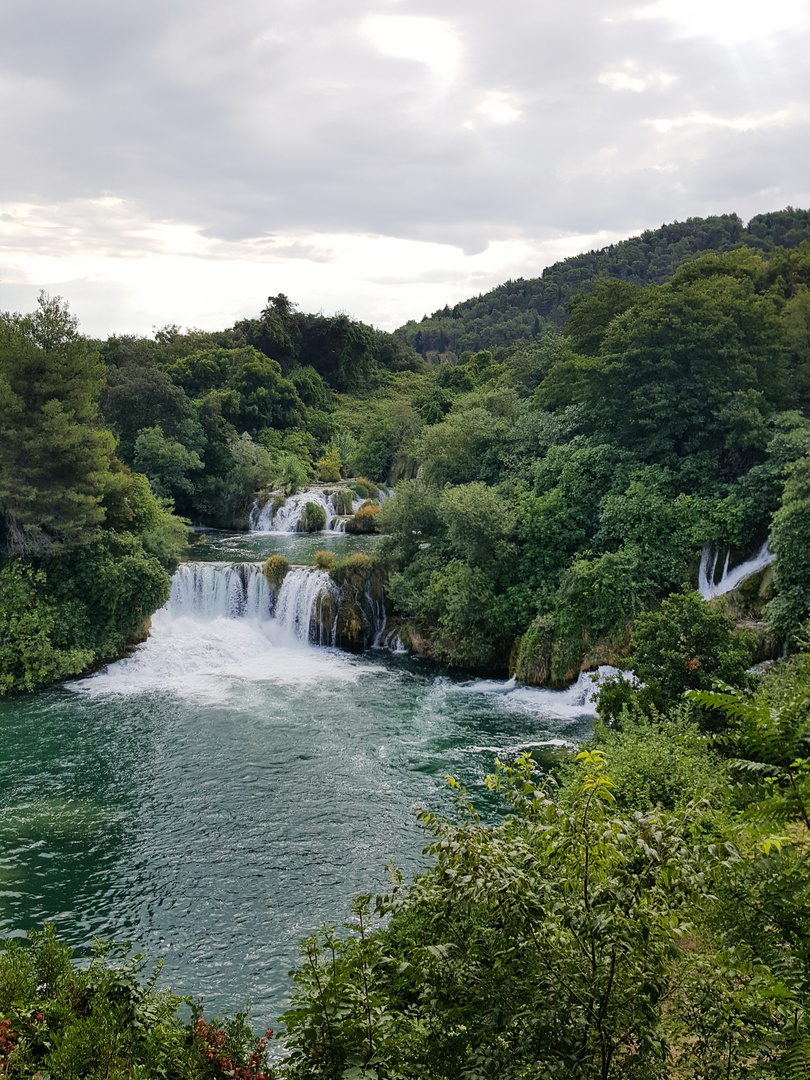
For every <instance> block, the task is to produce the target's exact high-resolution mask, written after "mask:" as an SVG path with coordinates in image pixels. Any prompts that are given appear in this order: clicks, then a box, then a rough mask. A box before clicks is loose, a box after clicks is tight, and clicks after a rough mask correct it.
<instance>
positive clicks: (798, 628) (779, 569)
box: [768, 457, 810, 649]
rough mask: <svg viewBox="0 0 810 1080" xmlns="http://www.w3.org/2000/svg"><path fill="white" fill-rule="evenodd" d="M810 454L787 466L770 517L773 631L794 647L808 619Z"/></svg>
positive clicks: (809, 586) (809, 600) (771, 616)
mask: <svg viewBox="0 0 810 1080" xmlns="http://www.w3.org/2000/svg"><path fill="white" fill-rule="evenodd" d="M808 537H810V457H804V458H801V459H800V460H799V461H797V462H795V463H794V464H793V465H791V466H790V469H789V472H788V478H787V481H786V483H785V489H784V493H783V496H782V505H781V506H780V508H779V510H778V511H777V512H776V514H775V515H774V518H773V529H772V532H771V544H772V547H773V550H774V552H775V553H776V570H775V578H774V580H775V583H776V588H777V595H776V597H775V598H774V599H773V600H772V601H771V603H770V604H769V605H768V620H769V622H770V625H771V627H772V629H773V632H774V633H775V634H776V635H777V636H778V637H779V638H780V639H781V640H782V641H784V642H785V643H786V644H787V645H788V646H789V647H790V648H792V649H795V648H796V646H797V644H798V643H799V641H800V639H801V638H802V636H803V634H806V627H807V621H808V619H810V543H808Z"/></svg>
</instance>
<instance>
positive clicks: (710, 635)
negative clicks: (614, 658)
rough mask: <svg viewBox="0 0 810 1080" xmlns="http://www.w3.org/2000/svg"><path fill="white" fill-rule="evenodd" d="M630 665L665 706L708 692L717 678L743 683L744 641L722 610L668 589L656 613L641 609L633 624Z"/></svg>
mask: <svg viewBox="0 0 810 1080" xmlns="http://www.w3.org/2000/svg"><path fill="white" fill-rule="evenodd" d="M631 650H632V665H633V670H634V671H635V673H636V675H637V676H638V678H639V679H640V680H641V681H642V682H643V683H646V684H647V685H650V686H654V687H656V688H658V690H659V691H660V693H661V695H662V700H663V702H664V703H665V704H666V705H667V706H671V705H674V704H675V702H676V701H677V700H678V698H679V697H680V696H681V694H683V693H684V691H686V690H709V689H711V686H712V683H713V682H714V680H716V679H721V680H722V681H723V682H726V683H732V684H734V685H737V686H744V685H745V682H746V674H745V673H746V669H747V667H748V665H749V663H750V650H749V644H748V641H747V639H746V637H745V635H743V634H740V633H738V632H737V631H736V630H735V628H734V623H733V622H732V621H731V619H729V617H728V616H727V615H725V614H724V613H723V612H722V611H719V610H718V609H717V608H715V607H713V606H712V605H711V604H707V603H706V602H705V601H704V600H703V599H702V598H701V596H700V594H699V593H696V592H680V593H673V594H672V595H671V596H668V597H667V598H666V600H663V601H662V602H661V606H660V607H659V608H658V610H657V611H644V612H641V613H640V614H639V615H638V616H637V618H636V622H635V626H634V627H633V638H632V643H631Z"/></svg>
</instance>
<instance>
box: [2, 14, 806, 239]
mask: <svg viewBox="0 0 810 1080" xmlns="http://www.w3.org/2000/svg"><path fill="white" fill-rule="evenodd" d="M634 6H638V5H633V4H630V3H626V2H622V0H608V2H606V0H580V2H579V3H577V4H575V5H561V4H558V3H551V2H549V0H542V2H538V0H504V2H503V3H500V4H499V5H497V6H495V5H493V4H491V3H490V2H488V0H466V2H464V3H461V2H457V0H436V2H434V3H432V4H430V5H425V4H423V5H419V4H418V3H416V2H408V0H404V2H402V3H399V4H396V5H392V4H385V3H379V2H377V3H375V2H374V0H364V2H360V0H344V2H341V3H340V4H335V3H334V0H331V2H330V0H295V2H293V0H284V2H282V0H272V2H269V3H265V4H261V5H260V4H257V3H255V0H251V2H246V0H236V2H234V3H232V4H231V5H229V6H228V8H227V9H225V8H224V7H223V6H222V5H221V4H215V3H213V0H199V2H196V3H190V2H186V0H163V2H161V3H158V2H157V0H143V2H141V3H139V4H137V5H136V4H121V3H110V2H109V0H83V2H79V3H71V4H70V5H66V4H64V3H57V2H56V0H39V2H38V3H31V0H26V2H25V3H23V2H21V0H11V2H10V3H8V4H7V5H6V11H5V15H4V34H3V37H2V40H0V85H5V86H9V85H10V86H11V87H12V88H13V87H15V86H16V88H17V89H16V94H17V97H18V100H17V103H16V106H15V108H13V109H9V108H4V109H3V111H2V118H0V137H2V139H3V145H4V155H3V161H2V163H0V181H1V182H2V191H3V193H4V196H5V197H6V198H8V199H9V200H27V201H34V202H36V201H42V202H53V201H57V200H64V199H70V198H88V197H96V196H98V195H100V194H102V193H110V194H113V195H116V196H120V197H123V198H127V199H131V200H134V201H136V202H137V203H138V204H139V205H141V206H142V207H144V209H145V211H146V212H147V213H149V214H151V215H152V216H153V217H154V218H156V219H175V220H179V221H191V222H194V223H196V224H198V225H199V227H200V228H201V229H202V230H204V233H205V235H207V236H213V237H217V238H221V239H225V240H238V239H241V238H245V237H261V236H267V235H269V234H272V233H277V232H285V231H286V232H299V233H306V232H316V231H329V232H338V231H363V232H369V233H381V234H385V235H394V236H400V237H407V238H415V239H431V240H436V241H444V242H451V243H456V244H459V245H460V246H462V247H463V248H464V249H465V250H466V251H468V252H472V251H478V250H482V249H483V248H484V247H485V246H486V244H487V243H488V242H489V241H490V240H492V239H494V238H504V237H507V236H515V235H524V236H528V237H538V236H539V237H543V236H549V235H552V234H554V233H555V231H558V230H570V231H573V232H589V231H595V230H598V229H611V230H614V231H621V230H623V229H627V230H632V229H634V228H637V227H641V226H642V225H644V224H653V223H657V222H659V221H662V220H671V219H672V218H673V217H683V216H688V215H690V214H701V213H706V212H711V211H716V210H719V209H724V210H734V209H737V207H738V206H741V205H749V206H757V208H758V209H765V208H766V207H765V206H764V205H762V204H759V203H757V198H758V197H759V194H760V193H762V192H766V191H767V192H771V191H773V190H778V191H779V192H780V193H783V194H784V200H786V201H790V200H795V199H796V194H797V193H801V192H804V191H805V190H806V187H807V185H806V184H805V182H804V176H805V175H806V174H807V160H806V159H807V155H806V154H805V153H804V151H803V150H802V149H799V148H798V147H797V145H796V144H797V141H798V139H799V136H800V135H802V136H803V135H804V131H803V128H796V127H795V126H785V127H782V128H779V129H774V130H771V131H768V132H763V131H750V132H728V131H723V130H720V129H711V130H700V129H695V130H689V131H686V130H679V131H676V132H671V133H670V134H669V135H663V134H661V133H659V132H656V131H655V130H654V129H653V127H652V126H651V124H650V121H652V120H655V119H674V118H677V117H680V116H684V115H689V114H691V113H695V112H704V113H709V114H711V115H718V116H724V117H733V116H738V115H742V114H745V115H748V114H754V113H756V114H766V113H768V112H769V111H774V110H776V109H778V108H780V107H781V106H783V105H784V104H785V102H786V101H787V100H791V101H807V99H808V72H807V69H806V63H805V60H804V57H805V55H806V47H807V38H806V35H803V34H796V35H788V36H786V37H785V38H783V39H780V45H779V52H778V56H773V55H771V56H769V55H768V54H767V52H764V51H761V50H758V48H757V47H756V46H754V47H749V46H746V47H739V48H737V49H736V50H728V49H724V48H723V47H722V46H720V45H718V44H717V43H715V42H712V41H710V40H708V39H705V38H691V39H682V38H678V37H677V35H676V34H675V32H674V30H673V29H672V28H671V27H669V26H668V25H667V24H665V23H662V22H660V21H655V20H653V21H650V20H643V21H640V20H633V19H629V18H627V16H628V15H629V14H630V13H631V12H632V10H633V8H634ZM373 14H384V15H421V16H429V17H432V18H440V19H446V20H447V21H448V22H449V23H450V24H451V25H452V26H453V27H454V28H455V29H456V31H457V33H458V35H459V38H460V40H461V43H462V49H463V53H462V61H461V66H460V71H459V75H458V78H457V79H456V80H455V81H454V82H453V83H452V84H451V85H449V86H447V87H445V88H444V89H442V88H441V87H440V86H439V84H438V83H437V81H436V79H435V77H434V76H433V74H432V73H431V71H430V70H429V68H428V67H427V66H426V65H424V64H420V63H418V62H416V61H414V60H404V59H396V58H392V57H389V56H383V55H380V54H378V53H377V52H375V50H374V48H373V47H372V46H371V44H370V43H369V41H368V40H367V39H366V38H364V37H363V36H362V35H361V34H360V33H359V26H360V24H361V22H362V20H363V19H364V18H366V17H367V16H369V15H373ZM605 16H612V17H613V21H605ZM628 63H630V64H634V65H635V67H634V68H632V69H630V68H627V66H626V65H627V64H628ZM623 70H634V71H638V72H639V73H640V75H644V74H645V73H654V72H660V71H662V72H666V73H668V74H670V75H672V76H675V81H674V82H672V83H670V84H669V85H668V86H659V87H657V88H650V89H646V90H644V91H643V92H642V93H633V92H631V91H621V90H610V89H608V88H606V87H605V86H604V85H603V84H601V83H600V82H599V77H600V75H602V74H604V73H605V72H611V71H614V72H615V71H623ZM488 91H500V92H504V93H509V94H513V95H514V96H515V98H516V100H519V101H520V103H521V107H522V115H521V117H520V118H519V120H517V121H516V122H515V123H512V124H505V125H496V124H488V123H486V121H485V120H484V119H483V118H482V117H480V115H478V114H477V113H476V109H477V107H478V105H479V104H480V102H481V99H482V97H483V95H484V94H486V93H487V92H488ZM0 92H2V91H0ZM471 120H472V121H473V124H472V128H469V127H465V126H464V125H465V123H467V122H469V121H471ZM767 197H768V198H770V195H768V196H767ZM291 254H294V253H293V252H291Z"/></svg>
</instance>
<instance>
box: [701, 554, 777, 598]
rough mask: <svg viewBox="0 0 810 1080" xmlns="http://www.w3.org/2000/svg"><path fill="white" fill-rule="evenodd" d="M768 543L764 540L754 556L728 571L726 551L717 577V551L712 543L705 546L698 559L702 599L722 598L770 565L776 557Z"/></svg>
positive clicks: (728, 556) (728, 557) (729, 555)
mask: <svg viewBox="0 0 810 1080" xmlns="http://www.w3.org/2000/svg"><path fill="white" fill-rule="evenodd" d="M768 543H769V541H768V540H766V541H765V543H764V544H763V545H762V547H761V548H760V549H759V550H758V551H757V552H756V553H755V554H754V555H752V556H751V557H750V558H749V559H746V560H745V562H741V563H739V565H737V566H733V567H732V568H731V569H729V559H730V557H731V552H730V551H728V550H727V551H726V557H725V560H724V563H723V569H722V571H721V573H720V576H719V577H718V575H717V564H718V560H719V556H720V552H719V549H718V547H717V546H716V545H715V544H713V543H712V542H709V543H708V544H706V546H705V547H704V548H703V554H702V555H701V557H700V570H699V572H698V589H699V590H700V595H701V596H702V597H703V599H704V600H713V599H714V597H715V596H723V595H724V594H725V593H728V592H731V590H732V589H736V588H737V586H738V585H740V584H741V583H742V582H743V581H745V579H746V578H749V577H751V575H752V574H757V573H759V571H760V570H764V569H765V567H766V566H768V565H770V563H772V562H773V561H774V559H775V558H776V556H775V555H774V553H773V552H772V551H771V550H770V549H769V548H768Z"/></svg>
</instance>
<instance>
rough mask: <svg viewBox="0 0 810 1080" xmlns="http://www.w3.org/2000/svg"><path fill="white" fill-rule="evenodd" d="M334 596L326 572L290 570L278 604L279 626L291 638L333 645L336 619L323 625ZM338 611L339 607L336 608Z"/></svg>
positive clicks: (331, 583) (333, 586) (300, 569)
mask: <svg viewBox="0 0 810 1080" xmlns="http://www.w3.org/2000/svg"><path fill="white" fill-rule="evenodd" d="M334 596H335V583H334V582H333V581H332V579H331V577H330V576H329V574H327V572H326V571H325V570H314V569H311V568H309V567H307V568H303V567H300V568H297V569H295V570H289V571H288V572H287V575H286V577H285V578H284V582H283V584H282V586H281V591H280V592H279V594H278V600H277V602H276V622H277V623H278V625H279V626H280V628H281V629H282V630H283V631H284V632H285V633H286V635H287V636H288V637H292V638H297V639H298V641H309V642H311V643H312V644H313V645H334V642H335V619H334V618H332V619H330V620H329V625H328V626H327V625H324V619H323V606H324V601H325V600H326V598H327V597H328V598H333V597H334ZM335 610H337V605H335Z"/></svg>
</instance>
